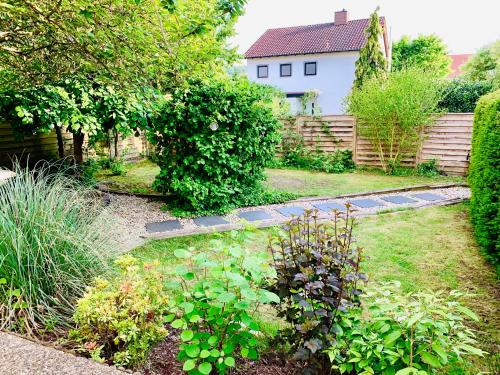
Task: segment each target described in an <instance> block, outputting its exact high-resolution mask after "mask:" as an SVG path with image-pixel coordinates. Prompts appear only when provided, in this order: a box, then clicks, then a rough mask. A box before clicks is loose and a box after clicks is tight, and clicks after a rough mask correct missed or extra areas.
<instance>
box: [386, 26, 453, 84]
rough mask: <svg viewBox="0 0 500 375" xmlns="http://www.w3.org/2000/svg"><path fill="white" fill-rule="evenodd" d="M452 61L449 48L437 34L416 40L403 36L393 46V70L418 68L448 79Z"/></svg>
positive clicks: (421, 36) (419, 37) (422, 36)
mask: <svg viewBox="0 0 500 375" xmlns="http://www.w3.org/2000/svg"><path fill="white" fill-rule="evenodd" d="M450 64H451V59H450V57H449V56H448V52H447V46H446V44H444V42H443V40H442V39H441V38H440V37H438V36H437V35H435V34H431V35H420V36H418V37H417V38H415V39H410V38H409V37H408V36H403V37H402V38H401V39H400V40H398V41H397V42H395V43H393V45H392V70H395V71H398V70H402V69H406V68H409V67H412V66H414V67H418V68H421V69H424V70H426V71H428V72H432V73H434V74H436V75H437V76H438V77H446V76H447V75H448V74H449V73H450Z"/></svg>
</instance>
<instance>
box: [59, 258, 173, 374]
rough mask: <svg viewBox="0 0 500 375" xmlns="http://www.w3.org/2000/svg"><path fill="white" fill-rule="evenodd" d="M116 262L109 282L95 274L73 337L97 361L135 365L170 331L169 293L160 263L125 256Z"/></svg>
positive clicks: (78, 313) (80, 307) (78, 312)
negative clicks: (166, 323) (167, 318)
mask: <svg viewBox="0 0 500 375" xmlns="http://www.w3.org/2000/svg"><path fill="white" fill-rule="evenodd" d="M115 264H116V265H117V266H118V275H117V276H116V277H115V278H113V279H112V280H111V281H108V280H105V279H103V278H97V279H96V280H95V282H94V284H93V285H92V286H91V287H89V288H88V289H87V292H86V293H85V295H84V296H83V297H82V298H81V299H80V300H79V301H78V303H77V306H76V310H75V314H74V316H73V318H74V321H75V323H76V324H77V328H76V329H73V330H72V331H71V332H70V335H69V337H70V339H71V340H73V341H74V342H75V343H77V344H78V345H79V350H80V351H82V352H85V353H88V354H89V355H90V356H91V357H92V358H93V359H95V360H97V361H100V362H104V361H112V362H113V363H114V364H115V365H118V366H128V367H132V366H134V365H136V364H137V363H139V362H140V361H142V360H143V359H144V358H145V357H146V355H147V353H148V351H149V349H150V348H151V347H152V346H153V345H154V344H155V343H157V342H159V341H160V340H161V339H163V338H164V337H165V336H166V335H167V333H168V332H167V330H166V329H165V327H164V322H163V320H164V317H165V316H166V314H167V311H168V309H169V298H168V297H167V295H166V291H165V288H164V286H163V276H162V275H161V274H160V273H159V272H158V271H157V270H156V266H157V264H156V263H154V264H144V265H141V264H140V263H139V261H138V260H137V259H135V258H134V257H132V256H130V255H125V256H122V257H120V258H118V259H117V260H116V261H115Z"/></svg>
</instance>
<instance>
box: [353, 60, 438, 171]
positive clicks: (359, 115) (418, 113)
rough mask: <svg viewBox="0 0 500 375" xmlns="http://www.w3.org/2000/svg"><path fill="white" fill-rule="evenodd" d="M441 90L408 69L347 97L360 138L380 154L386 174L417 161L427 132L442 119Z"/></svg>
mask: <svg viewBox="0 0 500 375" xmlns="http://www.w3.org/2000/svg"><path fill="white" fill-rule="evenodd" d="M440 99H441V88H440V86H439V85H438V84H437V83H436V82H435V79H434V78H433V75H431V74H428V73H427V72H426V71H424V70H419V69H417V68H409V69H407V70H401V71H398V72H392V73H391V74H389V75H388V77H387V78H372V79H370V80H368V81H366V82H364V83H363V87H362V88H361V89H356V88H355V89H353V91H352V92H351V94H350V95H349V96H348V97H347V108H348V111H349V113H351V114H352V115H354V116H355V117H356V126H357V129H358V132H359V134H360V135H361V136H362V137H365V138H366V139H368V140H369V141H370V142H371V144H372V145H373V147H374V151H375V152H377V154H378V157H379V160H380V163H381V165H382V168H383V169H384V171H385V172H390V171H391V169H393V168H397V167H398V166H399V165H400V163H401V160H403V159H404V158H405V157H414V156H415V155H416V153H417V150H418V148H419V147H420V145H421V144H422V142H423V141H424V136H423V134H424V129H425V128H426V127H428V126H430V125H431V124H432V123H433V122H434V120H435V119H436V118H437V117H438V116H439V109H438V107H437V105H438V102H439V100H440Z"/></svg>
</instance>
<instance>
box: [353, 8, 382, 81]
mask: <svg viewBox="0 0 500 375" xmlns="http://www.w3.org/2000/svg"><path fill="white" fill-rule="evenodd" d="M377 12H378V8H377V9H376V10H375V12H373V13H372V15H371V16H370V24H369V25H368V28H367V29H366V31H365V33H366V43H365V45H364V46H363V47H362V48H361V50H360V51H359V58H358V60H356V71H355V73H354V74H355V76H356V78H355V80H354V87H357V88H360V87H361V86H362V85H363V83H364V82H365V81H366V80H367V79H370V78H372V77H378V78H380V77H383V76H385V74H386V72H387V60H386V58H385V57H384V53H383V52H382V51H383V47H382V46H381V45H380V40H381V39H382V36H383V34H382V26H381V25H380V18H379V16H378V13H377Z"/></svg>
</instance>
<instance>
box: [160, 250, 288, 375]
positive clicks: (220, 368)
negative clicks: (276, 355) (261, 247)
mask: <svg viewBox="0 0 500 375" xmlns="http://www.w3.org/2000/svg"><path fill="white" fill-rule="evenodd" d="M175 256H176V257H177V258H179V259H181V260H184V261H187V260H189V264H190V265H189V267H188V266H179V267H177V270H176V274H177V276H178V277H179V278H180V280H181V283H180V284H176V283H173V284H172V286H173V287H174V288H175V290H176V291H177V293H178V291H179V290H182V294H180V295H179V297H178V298H177V300H176V304H177V306H178V311H177V312H176V314H172V315H170V316H169V317H167V321H171V325H172V327H173V328H179V329H181V330H182V332H181V334H180V339H181V344H180V348H179V349H180V351H179V357H178V358H179V359H180V360H181V361H183V362H184V365H183V369H184V371H186V372H189V373H190V374H209V373H210V372H211V371H212V369H216V371H217V372H218V373H219V374H225V373H226V372H228V370H229V368H232V367H234V366H235V364H236V360H237V359H238V358H239V357H242V358H249V359H251V360H256V359H257V358H258V351H257V348H258V346H257V344H258V338H259V336H261V332H260V331H261V329H260V326H259V323H258V321H257V320H255V318H254V317H253V316H252V313H251V311H255V310H256V308H257V307H258V305H259V304H269V303H271V302H279V298H278V296H276V295H275V294H274V293H271V292H269V291H267V290H265V289H263V288H262V286H263V284H264V283H265V282H266V281H267V280H268V279H270V278H272V277H274V276H275V273H274V272H273V271H274V270H273V269H272V268H271V267H270V266H269V265H268V257H267V254H265V253H259V252H254V251H251V252H248V253H247V252H246V249H244V248H243V247H241V246H239V245H232V246H231V247H221V245H220V244H215V247H214V250H212V251H205V252H201V253H197V254H193V253H192V252H190V251H188V250H181V249H179V250H176V251H175Z"/></svg>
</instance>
